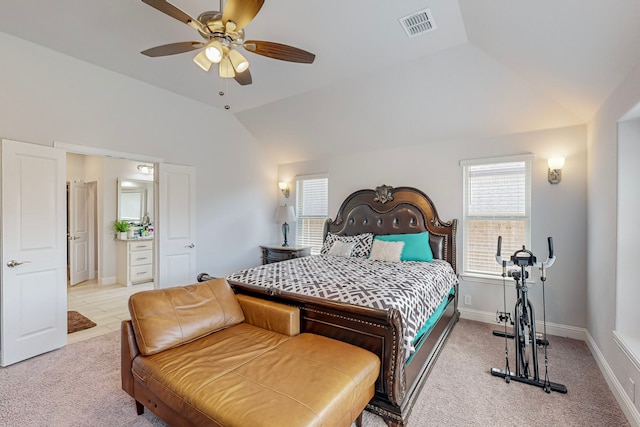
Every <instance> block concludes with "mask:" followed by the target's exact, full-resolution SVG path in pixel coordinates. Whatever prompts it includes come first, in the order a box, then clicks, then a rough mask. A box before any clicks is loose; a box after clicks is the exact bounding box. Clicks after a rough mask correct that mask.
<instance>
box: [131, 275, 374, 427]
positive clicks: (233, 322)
mask: <svg viewBox="0 0 640 427" xmlns="http://www.w3.org/2000/svg"><path fill="white" fill-rule="evenodd" d="M129 311H130V313H131V320H125V321H123V322H122V355H121V356H122V360H121V362H122V366H121V369H122V388H123V390H125V391H126V392H127V393H128V394H130V395H131V396H132V397H133V398H134V399H135V401H136V408H137V411H138V414H142V413H143V411H144V408H145V407H146V408H148V409H149V410H151V411H152V412H153V413H155V414H156V415H158V416H159V417H160V418H161V419H163V420H164V421H165V422H167V423H168V424H169V425H171V426H226V427H231V426H251V427H257V426H277V427H281V426H327V427H333V426H345V427H348V426H350V425H351V424H352V422H353V421H354V420H355V421H356V422H357V424H358V425H360V424H361V421H362V411H363V410H364V408H365V406H366V405H367V403H368V402H369V400H371V398H372V397H373V394H374V384H375V381H376V379H377V377H378V374H379V371H380V361H379V360H378V358H377V357H376V356H375V355H374V354H373V353H370V352H368V351H366V350H363V349H361V348H359V347H355V346H352V345H350V344H346V343H343V342H341V341H336V340H333V339H330V338H326V337H322V336H319V335H314V334H308V333H303V334H300V333H299V332H300V317H299V311H298V309H297V308H295V307H290V306H286V305H282V304H277V303H274V302H269V301H264V300H260V299H256V298H252V297H248V296H244V295H238V296H236V295H235V294H234V293H233V291H232V290H231V288H230V287H229V284H228V283H227V282H226V281H225V280H224V279H215V280H210V281H207V282H204V283H200V284H196V285H190V286H185V287H178V288H170V289H162V290H153V291H146V292H139V293H137V294H134V295H132V296H131V298H130V300H129Z"/></svg>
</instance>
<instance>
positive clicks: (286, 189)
mask: <svg viewBox="0 0 640 427" xmlns="http://www.w3.org/2000/svg"><path fill="white" fill-rule="evenodd" d="M278 187H280V191H282V194H283V195H284V197H285V198H287V199H288V198H289V195H290V194H291V191H290V190H289V183H288V182H284V181H280V182H279V183H278Z"/></svg>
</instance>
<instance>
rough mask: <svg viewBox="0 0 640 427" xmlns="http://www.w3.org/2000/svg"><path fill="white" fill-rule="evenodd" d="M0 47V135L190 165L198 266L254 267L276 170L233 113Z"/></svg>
mask: <svg viewBox="0 0 640 427" xmlns="http://www.w3.org/2000/svg"><path fill="white" fill-rule="evenodd" d="M0 51H1V52H2V54H3V58H2V67H0V93H2V96H1V97H0V136H1V137H3V138H9V139H14V140H18V141H24V142H29V143H35V144H42V145H48V146H51V145H52V144H53V142H54V141H58V142H64V143H68V144H77V145H86V146H91V147H98V148H105V149H109V150H115V151H121V152H127V153H138V154H141V155H144V156H151V157H156V158H162V159H164V160H165V161H166V162H168V163H175V164H185V165H192V166H195V167H196V171H197V177H196V179H197V197H198V200H197V221H198V228H197V231H198V234H199V236H200V237H199V238H198V257H197V268H198V270H199V271H207V272H209V273H211V274H215V275H224V274H227V273H230V272H232V271H234V270H236V269H238V268H242V267H248V266H254V265H257V264H258V263H259V256H260V252H259V250H258V247H257V246H258V245H259V244H261V243H264V242H265V241H270V240H271V239H272V228H271V227H272V225H273V213H272V210H273V209H272V208H273V207H274V206H275V204H276V200H277V199H276V197H277V191H278V189H277V184H276V182H277V179H276V171H277V168H276V163H275V162H274V161H272V160H271V159H270V158H269V156H268V154H267V153H265V152H264V151H263V150H262V148H261V147H260V145H259V144H258V143H257V142H256V141H255V139H254V138H253V137H252V136H251V135H250V134H249V133H248V132H247V131H246V129H245V128H244V127H243V126H242V125H241V124H239V122H238V121H237V120H236V119H235V117H234V116H233V115H231V114H229V113H228V112H226V111H221V110H218V109H215V108H212V107H209V106H206V105H204V104H201V103H198V102H195V101H192V100H189V99H186V98H184V97H182V96H178V95H176V94H173V93H170V92H167V91H164V90H161V89H158V88H155V87H153V86H150V85H148V84H145V83H141V82H139V81H137V80H133V79H130V78H128V77H124V76H122V75H118V74H115V73H112V72H111V71H108V70H105V69H102V68H99V67H96V66H93V65H90V64H88V63H85V62H82V61H79V60H76V59H74V58H71V57H69V56H65V55H62V54H59V53H57V52H54V51H52V50H49V49H45V48H42V47H40V46H37V45H34V44H32V43H28V42H25V41H23V40H20V39H17V38H14V37H12V36H9V35H7V34H4V33H0ZM214 78H215V77H214V76H212V79H214ZM213 83H214V82H212V86H211V91H212V92H211V94H212V95H211V96H215V95H216V92H215V90H214V89H213V88H214V87H215V84H213ZM203 90H206V88H204V89H203ZM105 185H106V184H105ZM105 188H106V187H105ZM114 197H115V196H114ZM194 281H195V278H194Z"/></svg>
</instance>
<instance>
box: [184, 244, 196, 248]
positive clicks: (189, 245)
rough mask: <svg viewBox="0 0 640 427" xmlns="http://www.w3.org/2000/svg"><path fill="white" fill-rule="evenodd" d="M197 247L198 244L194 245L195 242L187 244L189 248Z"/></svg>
mask: <svg viewBox="0 0 640 427" xmlns="http://www.w3.org/2000/svg"><path fill="white" fill-rule="evenodd" d="M195 247H196V245H194V244H193V243H190V244H188V245H187V246H185V248H189V249H193V248H195Z"/></svg>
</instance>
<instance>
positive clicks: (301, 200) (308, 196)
mask: <svg viewBox="0 0 640 427" xmlns="http://www.w3.org/2000/svg"><path fill="white" fill-rule="evenodd" d="M328 203H329V179H328V178H327V177H326V176H317V175H316V176H313V177H298V178H297V179H296V212H297V217H298V219H297V222H296V245H298V246H311V253H312V254H314V255H315V254H319V253H320V249H322V242H323V235H322V233H323V231H324V223H325V221H326V220H327V217H328V216H329V215H328V208H327V205H328Z"/></svg>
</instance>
